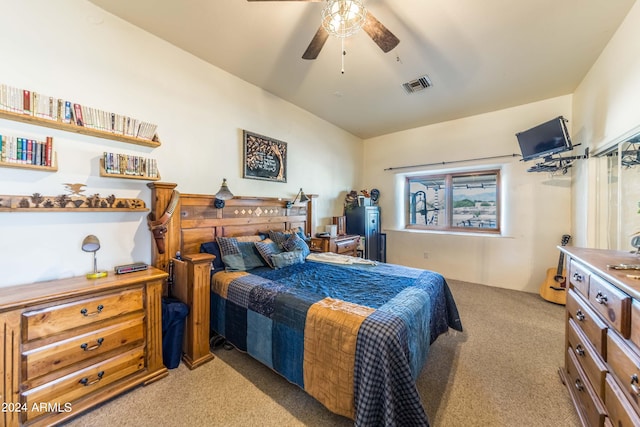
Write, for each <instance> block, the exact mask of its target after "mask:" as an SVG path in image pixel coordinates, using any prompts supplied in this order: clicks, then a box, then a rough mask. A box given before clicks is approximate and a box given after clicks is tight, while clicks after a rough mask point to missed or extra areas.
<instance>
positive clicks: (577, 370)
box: [560, 246, 640, 426]
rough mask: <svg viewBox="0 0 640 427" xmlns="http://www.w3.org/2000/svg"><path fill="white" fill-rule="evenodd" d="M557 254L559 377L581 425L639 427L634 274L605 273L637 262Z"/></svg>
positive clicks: (639, 294)
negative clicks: (563, 279) (562, 267)
mask: <svg viewBox="0 0 640 427" xmlns="http://www.w3.org/2000/svg"><path fill="white" fill-rule="evenodd" d="M560 250H561V251H563V252H564V253H565V254H566V255H567V259H566V263H567V269H566V271H567V281H568V288H567V303H566V313H567V316H566V338H565V347H564V348H565V364H564V367H562V368H560V377H561V379H562V381H563V383H564V384H565V385H566V386H567V389H568V390H569V394H570V395H571V398H572V401H573V403H574V406H575V408H576V411H577V412H578V416H579V418H580V420H581V421H582V424H583V425H585V426H609V425H611V426H640V380H639V378H640V270H633V269H622V270H617V269H613V268H609V267H608V265H618V264H627V265H630V264H640V256H639V255H636V254H631V253H629V252H620V251H609V250H600V249H585V248H574V247H569V246H564V247H560ZM636 277H637V278H636Z"/></svg>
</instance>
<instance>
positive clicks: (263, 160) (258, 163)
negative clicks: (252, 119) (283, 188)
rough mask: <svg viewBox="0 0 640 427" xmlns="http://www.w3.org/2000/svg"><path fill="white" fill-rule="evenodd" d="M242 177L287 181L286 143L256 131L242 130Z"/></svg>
mask: <svg viewBox="0 0 640 427" xmlns="http://www.w3.org/2000/svg"><path fill="white" fill-rule="evenodd" d="M242 134H243V140H244V170H243V173H242V177H243V178H249V179H261V180H264V181H275V182H287V143H286V142H282V141H278V140H277V139H273V138H269V137H267V136H264V135H258V134H257V133H253V132H249V131H246V130H244V131H242Z"/></svg>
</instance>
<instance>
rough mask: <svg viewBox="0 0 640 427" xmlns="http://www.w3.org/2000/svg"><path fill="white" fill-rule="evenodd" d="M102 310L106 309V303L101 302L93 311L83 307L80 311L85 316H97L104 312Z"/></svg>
mask: <svg viewBox="0 0 640 427" xmlns="http://www.w3.org/2000/svg"><path fill="white" fill-rule="evenodd" d="M102 310H104V305H102V304H100V305H99V306H98V307H96V311H94V312H93V313H89V310H87V309H86V308H83V309H82V310H80V313H82V315H83V316H84V317H91V316H97V315H98V314H100V313H101V312H102Z"/></svg>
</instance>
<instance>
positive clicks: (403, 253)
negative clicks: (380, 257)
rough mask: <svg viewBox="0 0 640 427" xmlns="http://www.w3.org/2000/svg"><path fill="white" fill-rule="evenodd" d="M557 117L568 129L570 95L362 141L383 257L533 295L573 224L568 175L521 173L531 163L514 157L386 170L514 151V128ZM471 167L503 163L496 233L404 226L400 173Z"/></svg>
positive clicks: (365, 180)
mask: <svg viewBox="0 0 640 427" xmlns="http://www.w3.org/2000/svg"><path fill="white" fill-rule="evenodd" d="M424 96H428V93H425V94H424ZM560 115H562V116H564V117H565V118H567V119H569V126H570V125H571V96H563V97H559V98H553V99H549V100H545V101H541V102H536V103H532V104H527V105H522V106H519V107H515V108H510V109H506V110H501V111H496V112H492V113H488V114H482V115H477V116H473V117H468V118H464V119H460V120H454V121H450V122H444V123H438V124H435V125H431V126H425V127H421V128H416V129H412V130H408V131H404V132H398V133H394V134H390V135H385V136H382V137H379V138H372V139H369V140H367V141H365V157H364V159H365V165H366V168H365V170H364V175H363V187H365V188H369V189H370V188H378V189H379V190H380V192H381V197H380V206H381V212H382V213H381V217H382V226H383V229H384V231H386V232H387V260H388V261H389V262H393V263H400V264H405V265H409V266H413V267H419V268H425V269H429V270H435V271H438V272H440V273H442V274H443V275H444V276H445V277H448V278H453V279H458V280H465V281H469V282H475V283H482V284H487V285H492V286H499V287H505V288H510V289H518V290H524V291H529V292H537V291H538V288H539V286H540V284H541V283H542V281H543V280H544V278H545V274H546V270H547V268H552V267H555V266H557V263H558V256H559V253H558V251H557V250H556V249H555V247H556V246H557V245H558V244H559V243H560V240H561V236H562V235H563V234H566V233H568V232H569V230H570V227H571V219H570V215H569V212H570V198H571V194H570V179H569V177H568V176H555V177H551V176H549V175H548V174H545V173H529V172H526V170H527V168H528V167H531V166H533V164H535V161H530V162H521V161H519V159H518V158H517V157H506V158H504V159H492V160H484V161H483V160H481V161H476V162H460V163H453V164H446V165H444V166H442V165H438V166H432V167H420V166H418V167H415V168H409V169H399V170H392V171H385V169H387V168H393V167H399V166H410V165H420V164H430V163H439V162H454V161H460V160H466V159H474V158H485V157H494V156H502V155H507V156H509V155H511V154H513V153H518V154H519V152H520V151H519V147H518V143H517V139H516V137H515V134H516V132H519V131H522V130H525V129H528V128H530V127H532V126H535V125H537V124H540V123H542V122H544V121H547V120H550V119H552V118H554V117H557V116H560ZM470 167H486V168H488V167H499V168H501V174H502V178H503V183H504V185H503V187H502V206H503V207H504V209H503V212H502V217H501V220H502V227H503V235H502V236H499V237H497V236H487V235H468V234H467V235H465V234H441V233H435V232H416V231H404V230H403V225H404V216H403V208H402V206H403V202H402V194H403V193H402V191H403V189H402V183H403V179H404V174H406V173H417V172H420V171H429V172H431V171H438V170H450V169H452V168H453V169H455V168H470ZM425 252H426V253H427V255H426V256H427V257H426V258H425Z"/></svg>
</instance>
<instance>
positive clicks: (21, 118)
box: [0, 110, 160, 148]
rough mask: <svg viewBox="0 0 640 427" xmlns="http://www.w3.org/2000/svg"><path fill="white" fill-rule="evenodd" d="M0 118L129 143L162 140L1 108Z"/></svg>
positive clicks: (154, 143)
mask: <svg viewBox="0 0 640 427" xmlns="http://www.w3.org/2000/svg"><path fill="white" fill-rule="evenodd" d="M0 119H7V120H14V121H17V122H22V123H28V124H32V125H37V126H44V127H48V128H51V129H58V130H64V131H67V132H74V133H78V134H81V135H87V136H95V137H97V138H104V139H111V140H114V141H120V142H126V143H128V144H136V145H143V146H145V147H153V148H155V147H159V146H160V141H156V140H148V139H142V138H135V137H132V136H127V135H122V134H118V133H113V132H107V131H103V130H99V129H92V128H87V127H84V126H78V125H75V124H73V123H64V122H59V121H55V120H48V119H43V118H40V117H34V116H30V115H27V114H20V113H14V112H12V111H5V110H0Z"/></svg>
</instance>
